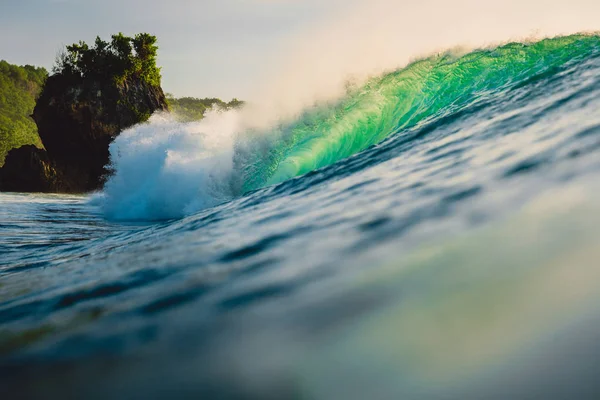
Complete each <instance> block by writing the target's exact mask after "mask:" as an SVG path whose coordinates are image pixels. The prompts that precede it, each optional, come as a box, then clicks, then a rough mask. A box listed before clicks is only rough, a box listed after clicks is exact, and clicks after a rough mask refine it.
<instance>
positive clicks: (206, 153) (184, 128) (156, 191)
mask: <svg viewBox="0 0 600 400" xmlns="http://www.w3.org/2000/svg"><path fill="white" fill-rule="evenodd" d="M238 118H239V114H238V113H237V112H236V111H228V112H219V111H211V112H209V113H208V114H207V116H206V118H205V119H204V120H202V121H200V122H193V123H185V124H184V123H179V122H176V121H174V120H173V119H172V118H171V117H169V116H168V115H165V114H158V115H154V116H153V117H152V118H151V119H150V121H149V122H148V123H145V124H141V125H137V126H135V127H133V128H132V129H129V130H126V131H124V132H123V133H121V135H119V136H118V137H117V139H116V140H115V141H114V142H113V143H112V144H111V146H110V157H111V166H112V168H113V170H114V174H113V175H112V176H111V178H110V179H109V180H108V182H107V183H106V186H105V188H104V192H103V194H102V195H101V197H99V198H97V199H96V201H97V202H99V203H100V205H101V208H102V210H103V212H104V214H105V215H106V216H107V217H108V218H111V219H118V220H136V219H168V218H179V217H182V216H184V215H187V214H190V213H193V212H195V211H197V210H200V209H203V208H206V207H210V206H213V205H215V204H217V203H219V202H222V201H224V200H226V199H228V198H230V197H231V196H232V195H233V188H232V187H231V184H230V183H231V182H230V180H229V176H230V174H231V172H232V168H233V165H232V164H233V144H234V136H235V133H236V127H237V126H238Z"/></svg>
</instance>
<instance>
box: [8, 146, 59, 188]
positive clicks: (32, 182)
mask: <svg viewBox="0 0 600 400" xmlns="http://www.w3.org/2000/svg"><path fill="white" fill-rule="evenodd" d="M58 181H59V178H58V172H57V171H56V169H55V168H54V167H53V166H52V163H51V162H50V159H49V158H48V154H47V153H46V151H45V150H41V149H38V148H37V147H35V146H32V145H27V146H23V147H19V148H18V149H14V150H11V151H10V152H9V153H8V156H7V157H6V163H5V165H4V167H3V168H0V188H2V190H4V191H8V192H48V191H53V190H54V189H55V186H56V185H57V183H58Z"/></svg>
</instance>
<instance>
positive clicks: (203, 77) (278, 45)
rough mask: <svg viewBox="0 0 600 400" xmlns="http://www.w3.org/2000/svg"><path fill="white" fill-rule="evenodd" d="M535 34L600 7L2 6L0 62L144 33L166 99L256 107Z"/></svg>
mask: <svg viewBox="0 0 600 400" xmlns="http://www.w3.org/2000/svg"><path fill="white" fill-rule="evenodd" d="M348 10H353V11H352V12H349V11H348ZM561 27H562V28H561ZM539 28H544V31H545V32H546V31H547V32H556V33H573V32H576V31H579V30H589V29H594V30H600V1H598V0H570V1H565V0H494V1H487V0H452V1H447V0H419V1H416V2H415V1H414V0H411V1H404V0H195V1H193V0H101V1H100V0H0V59H5V60H7V61H8V62H11V63H15V64H34V65H41V66H44V67H46V68H50V67H51V66H52V64H53V62H54V58H55V55H56V53H57V51H58V50H59V49H61V48H62V47H63V46H64V45H67V44H71V43H73V42H76V41H79V40H85V41H93V40H94V38H95V36H96V35H100V36H101V37H103V38H109V37H110V35H111V34H113V33H117V32H123V33H125V34H135V33H138V32H148V33H151V34H154V35H156V36H157V37H158V40H159V60H158V61H159V65H160V66H162V74H163V88H164V89H165V91H167V92H171V93H173V94H175V95H177V96H184V95H189V96H195V97H207V96H217V97H222V98H224V99H229V98H231V97H239V98H246V97H248V96H251V95H253V96H262V93H261V92H262V91H263V89H262V88H263V86H267V85H266V84H265V83H270V78H271V75H273V76H277V77H279V80H280V81H283V82H284V83H285V84H286V85H288V84H289V83H294V82H292V81H294V80H295V81H300V82H296V86H297V87H298V88H297V89H298V90H302V89H304V90H306V91H315V90H316V89H315V88H321V87H322V86H323V85H324V83H325V82H327V81H328V79H329V78H328V76H332V77H333V76H335V75H336V74H338V75H339V74H340V73H341V69H340V68H341V67H340V66H343V68H346V67H348V68H350V70H351V69H352V68H354V69H355V70H354V71H344V72H353V73H356V72H361V71H367V70H368V68H367V67H370V64H373V65H375V64H376V63H377V62H379V64H381V65H380V66H383V67H386V68H388V67H390V66H395V65H397V64H394V63H396V62H401V61H403V60H405V58H406V57H408V56H416V55H419V54H413V53H418V52H420V51H423V52H427V51H432V50H433V49H436V46H439V47H444V46H451V45H459V44H465V43H463V42H467V41H470V39H473V40H472V42H473V43H472V44H476V42H477V41H478V40H480V39H481V40H483V39H484V38H486V40H490V41H493V40H504V39H509V38H511V37H516V36H519V35H525V34H528V33H532V32H535V30H536V29H539ZM554 28H556V29H554ZM559 28H560V29H559ZM505 31H506V32H505ZM511 35H512V36H511ZM300 38H301V40H300ZM400 52H404V53H406V54H403V56H406V57H405V58H402V57H396V58H397V59H398V61H396V60H395V59H392V58H393V57H392V56H397V55H398V56H399V55H400ZM283 59H286V60H287V65H286V66H285V67H284V68H282V67H281V65H282V60H283ZM366 61H368V62H366ZM283 64H285V63H283ZM367 64H369V65H367ZM283 69H286V73H285V74H282V73H281V71H282V70H283ZM292 69H297V71H294V73H293V74H288V72H287V71H289V70H292ZM311 74H312V77H311V76H310V75H311ZM282 76H283V77H282ZM307 77H308V78H311V79H312V85H313V86H312V87H309V81H310V79H307ZM317 78H319V79H317ZM304 79H307V80H306V83H305V82H304ZM264 90H267V88H265V89H264ZM278 90H279V91H280V92H282V91H284V92H285V91H287V92H289V91H290V89H288V88H286V89H285V90H283V89H278ZM293 95H294V96H295V95H296V94H295V93H294V94H293Z"/></svg>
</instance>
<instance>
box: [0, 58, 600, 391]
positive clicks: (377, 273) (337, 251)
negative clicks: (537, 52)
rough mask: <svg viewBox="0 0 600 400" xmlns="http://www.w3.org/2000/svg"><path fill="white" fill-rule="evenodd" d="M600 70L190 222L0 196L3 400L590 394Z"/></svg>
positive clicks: (534, 82)
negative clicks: (119, 217) (115, 218)
mask: <svg viewBox="0 0 600 400" xmlns="http://www.w3.org/2000/svg"><path fill="white" fill-rule="evenodd" d="M599 54H600V47H593V46H592V47H591V48H590V49H588V52H587V53H586V54H585V56H582V57H579V58H578V59H577V60H574V61H572V62H568V61H564V62H563V61H561V62H560V63H559V64H557V65H554V66H553V67H552V68H550V69H546V70H541V71H538V72H539V73H537V74H535V75H533V76H531V75H530V76H523V77H521V78H520V79H515V80H514V81H513V82H511V84H510V85H508V84H507V85H502V86H501V87H498V88H496V89H494V91H493V93H487V92H486V95H484V96H476V97H474V98H473V99H472V101H465V102H463V103H461V104H459V105H458V106H456V104H454V105H452V104H451V105H449V106H448V108H445V109H442V110H441V111H440V113H439V114H437V115H436V116H435V118H427V119H425V120H423V121H421V122H420V123H418V124H414V125H410V126H406V127H404V128H402V129H399V130H398V132H396V133H394V134H392V135H390V136H388V137H387V138H386V139H384V140H383V141H382V142H380V143H378V144H376V145H373V146H371V147H369V148H368V149H366V150H364V151H362V152H359V153H357V154H354V155H353V156H351V157H349V158H346V159H343V160H341V161H339V162H337V163H334V164H332V165H329V166H326V167H323V168H320V169H317V170H314V171H312V172H309V173H307V174H305V175H303V176H299V177H295V178H291V179H288V180H284V181H283V182H282V183H278V184H275V185H271V186H267V187H264V188H261V189H257V190H254V191H252V192H250V193H247V194H245V195H243V196H241V197H237V198H234V199H232V200H230V201H228V202H225V203H223V204H220V205H217V206H215V207H212V208H208V209H205V210H203V211H199V212H197V213H193V214H192V215H189V216H187V217H185V218H181V219H177V220H171V221H165V222H143V223H142V222H140V223H124V222H110V221H108V220H106V219H105V218H104V216H103V215H102V213H101V210H100V209H99V208H98V206H97V205H96V204H95V203H94V202H90V201H89V200H88V199H87V198H85V197H68V196H44V195H24V194H2V195H0V239H1V241H0V257H1V258H0V265H1V266H0V324H1V327H0V355H1V359H0V366H1V369H2V371H1V372H2V374H1V375H0V384H1V385H2V386H5V387H6V388H7V390H10V391H11V393H19V394H20V395H22V396H24V397H58V396H66V397H69V396H86V397H92V398H94V397H98V398H104V397H115V396H116V397H142V398H143V397H150V398H153V397H166V396H187V397H196V398H197V397H202V396H206V397H217V398H320V399H329V398H356V399H363V398H382V399H384V398H403V399H411V398H415V399H422V398H444V399H445V398H453V399H454V398H456V399H464V398H498V399H505V398H596V395H597V394H598V393H600V387H599V386H600V385H599V384H598V383H597V376H596V375H597V360H598V359H599V357H600V354H599V353H600V352H599V351H598V350H597V349H598V346H597V344H596V342H597V340H596V339H597V336H598V333H597V332H599V330H598V328H599V327H600V326H599V322H600V314H598V306H597V304H598V300H600V280H599V278H600V263H599V262H598V260H600V224H599V223H600V202H599V200H600V183H599V177H600V58H599ZM286 163H287V164H286ZM289 164H290V163H289V162H288V161H284V162H283V163H282V164H280V165H284V167H283V168H284V169H283V170H284V171H289V168H290V167H289ZM281 174H282V172H281V170H280V172H278V173H277V174H276V176H280V175H281Z"/></svg>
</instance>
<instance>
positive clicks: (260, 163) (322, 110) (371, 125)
mask: <svg viewBox="0 0 600 400" xmlns="http://www.w3.org/2000/svg"><path fill="white" fill-rule="evenodd" d="M598 52H600V36H598V35H573V36H567V37H558V38H553V39H544V40H541V41H539V42H536V43H527V44H522V43H511V44H507V45H505V46H502V47H498V48H496V49H492V50H478V51H475V52H472V53H469V54H467V55H464V56H462V57H458V58H457V57H453V56H452V55H449V54H445V55H438V56H433V57H430V58H428V59H424V60H421V61H418V62H415V63H413V64H411V65H409V66H408V67H406V68H403V69H400V70H397V71H395V72H392V73H389V74H386V75H384V76H381V77H378V78H373V79H371V80H370V81H368V82H367V83H366V84H365V85H364V86H363V87H361V88H360V89H358V90H353V91H351V92H350V93H349V94H348V95H347V96H346V97H345V98H344V99H342V100H341V101H339V102H338V103H337V104H335V105H325V106H318V107H315V108H314V109H311V110H310V111H307V112H306V113H305V114H304V115H303V116H302V117H301V118H299V119H298V120H296V121H295V122H293V123H291V124H289V125H286V126H281V127H279V128H278V129H277V131H276V132H275V134H274V135H269V137H270V138H271V139H270V143H268V144H265V143H262V144H256V143H254V144H252V145H251V147H252V151H251V153H252V155H251V156H249V157H251V158H250V159H248V160H242V161H241V164H242V165H243V167H242V169H243V171H242V172H243V178H242V179H243V186H242V188H243V191H244V192H246V191H250V190H254V189H257V188H260V187H263V186H266V185H271V184H275V183H279V182H283V181H285V180H287V179H289V178H293V177H295V176H299V175H302V174H305V173H307V172H310V171H313V170H315V169H318V168H321V167H324V166H327V165H330V164H333V163H335V162H336V161H339V160H341V159H344V158H347V157H349V156H351V155H353V154H356V153H357V152H360V151H362V150H364V149H366V148H368V147H369V146H371V145H373V144H376V143H378V142H380V141H381V140H383V139H385V138H386V137H388V136H389V135H391V134H393V133H396V132H399V131H401V130H403V129H410V128H412V127H416V126H418V125H419V124H422V123H424V122H428V121H431V120H434V119H436V118H439V117H443V116H445V115H449V114H452V113H454V112H456V111H459V110H460V109H462V108H464V107H467V106H469V105H471V104H473V103H474V102H477V101H481V100H485V99H489V98H492V97H493V96H496V95H498V94H499V93H501V92H502V91H503V90H506V89H509V88H511V87H514V86H515V85H518V84H519V83H522V82H524V81H528V80H535V79H536V77H539V76H540V75H541V76H544V75H546V74H552V73H555V72H557V71H558V70H559V69H560V68H561V67H563V66H564V65H565V64H566V63H569V62H574V61H575V62H576V61H578V60H583V59H585V58H588V57H590V56H591V55H594V54H597V53H598ZM238 161H240V160H238ZM238 165H239V163H238Z"/></svg>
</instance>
